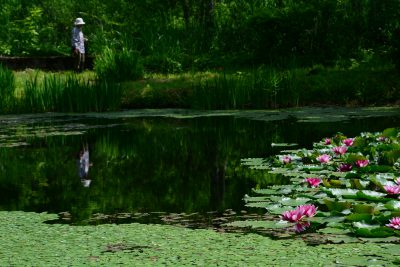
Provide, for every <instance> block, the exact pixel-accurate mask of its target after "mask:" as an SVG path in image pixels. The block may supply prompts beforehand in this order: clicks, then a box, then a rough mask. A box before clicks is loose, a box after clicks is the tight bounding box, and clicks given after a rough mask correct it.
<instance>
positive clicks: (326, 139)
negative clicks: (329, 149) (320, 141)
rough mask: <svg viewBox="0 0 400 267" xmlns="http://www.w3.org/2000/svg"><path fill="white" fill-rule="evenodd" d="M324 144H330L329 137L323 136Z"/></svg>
mask: <svg viewBox="0 0 400 267" xmlns="http://www.w3.org/2000/svg"><path fill="white" fill-rule="evenodd" d="M324 144H325V145H330V144H332V139H330V138H325V140H324Z"/></svg>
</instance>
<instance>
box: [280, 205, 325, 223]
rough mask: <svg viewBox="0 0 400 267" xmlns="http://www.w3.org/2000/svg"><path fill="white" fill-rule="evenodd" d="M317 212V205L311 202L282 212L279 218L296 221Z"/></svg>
mask: <svg viewBox="0 0 400 267" xmlns="http://www.w3.org/2000/svg"><path fill="white" fill-rule="evenodd" d="M316 212H317V207H315V206H314V205H313V204H307V205H300V206H298V207H297V208H296V209H294V210H288V211H285V212H283V213H282V215H281V218H282V220H284V221H288V222H298V221H300V220H301V219H303V218H304V217H313V216H314V215H315V214H316Z"/></svg>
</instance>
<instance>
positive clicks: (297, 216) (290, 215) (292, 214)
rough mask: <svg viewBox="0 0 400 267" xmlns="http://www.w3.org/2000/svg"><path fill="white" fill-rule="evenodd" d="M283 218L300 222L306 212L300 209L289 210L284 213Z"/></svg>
mask: <svg viewBox="0 0 400 267" xmlns="http://www.w3.org/2000/svg"><path fill="white" fill-rule="evenodd" d="M281 218H282V220H284V221H288V222H298V221H300V220H301V219H303V218H304V214H302V213H301V212H300V211H299V210H297V209H295V210H288V211H285V212H283V213H282V216H281Z"/></svg>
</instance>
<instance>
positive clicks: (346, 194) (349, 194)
mask: <svg viewBox="0 0 400 267" xmlns="http://www.w3.org/2000/svg"><path fill="white" fill-rule="evenodd" d="M326 192H327V193H329V194H331V195H333V196H335V197H338V198H357V193H358V190H356V189H349V188H346V189H341V188H328V189H326Z"/></svg>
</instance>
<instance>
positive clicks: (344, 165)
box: [337, 163, 353, 172]
mask: <svg viewBox="0 0 400 267" xmlns="http://www.w3.org/2000/svg"><path fill="white" fill-rule="evenodd" d="M352 169H353V166H352V165H351V164H348V163H341V164H340V165H339V167H338V168H337V171H339V172H349V171H351V170H352Z"/></svg>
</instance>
